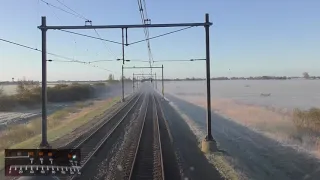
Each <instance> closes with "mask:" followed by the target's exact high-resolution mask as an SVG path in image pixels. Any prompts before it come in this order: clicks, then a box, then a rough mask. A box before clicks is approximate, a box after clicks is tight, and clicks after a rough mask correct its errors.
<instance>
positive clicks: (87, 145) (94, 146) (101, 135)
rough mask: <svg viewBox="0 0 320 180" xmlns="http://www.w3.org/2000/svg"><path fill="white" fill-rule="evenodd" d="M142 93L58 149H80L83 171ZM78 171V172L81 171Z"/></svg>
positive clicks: (63, 179) (65, 178)
mask: <svg viewBox="0 0 320 180" xmlns="http://www.w3.org/2000/svg"><path fill="white" fill-rule="evenodd" d="M143 96H144V95H143V93H137V94H135V95H133V97H131V98H130V99H129V101H128V102H127V103H126V104H125V105H124V106H122V107H121V108H120V109H118V110H117V111H116V112H115V113H114V114H113V115H112V116H111V117H110V118H108V120H106V121H104V122H103V123H101V124H99V125H97V126H94V127H92V128H91V129H93V130H89V131H88V132H87V133H84V134H82V135H80V136H79V137H77V138H76V139H75V140H74V141H71V142H69V143H67V144H65V145H64V146H62V147H58V149H81V158H82V160H81V169H83V168H84V167H85V165H86V163H87V162H88V161H89V160H90V158H91V157H92V156H93V155H94V154H95V153H96V152H97V151H98V149H99V147H100V146H101V145H102V144H103V143H104V142H105V141H106V140H107V139H108V137H109V136H110V135H111V134H112V133H113V131H114V130H115V129H116V128H117V127H118V126H119V124H120V123H121V122H122V121H123V120H124V119H125V118H126V116H127V115H128V114H129V112H131V110H132V109H133V108H134V107H136V106H137V104H138V102H141V100H143ZM81 169H80V170H81ZM75 177H76V176H69V177H61V178H60V179H61V180H72V179H75ZM5 179H6V180H17V179H19V177H6V178H5Z"/></svg>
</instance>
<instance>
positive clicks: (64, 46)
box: [0, 0, 320, 80]
mask: <svg viewBox="0 0 320 180" xmlns="http://www.w3.org/2000/svg"><path fill="white" fill-rule="evenodd" d="M46 1H47V2H49V3H52V4H54V5H56V6H59V7H61V8H64V7H63V6H61V5H60V4H59V3H58V2H57V1H56V0H46ZM60 1H62V2H64V3H65V4H66V5H68V6H69V7H71V8H72V9H74V10H76V11H77V12H79V13H80V14H82V15H84V16H85V17H86V18H88V19H90V20H92V22H93V24H94V25H100V24H138V23H141V19H140V16H139V11H138V3H137V1H136V0H118V1H111V0H90V1H89V0H60ZM0 2H1V5H0V22H1V25H0V38H3V39H7V40H12V41H15V42H18V43H22V44H25V45H29V46H32V47H36V48H41V32H40V30H39V29H37V26H38V25H40V17H41V16H43V15H45V16H47V24H48V25H84V20H82V19H79V18H76V17H74V16H72V15H69V14H66V13H65V12H62V11H60V10H57V9H54V8H52V7H48V6H47V5H46V4H44V3H43V2H41V1H40V0H28V1H27V0H0ZM146 3H147V10H148V15H149V18H150V19H151V20H152V23H180V22H203V21H204V14H205V13H209V14H210V20H211V21H212V22H213V23H214V25H213V26H211V30H210V33H211V68H212V69H211V75H212V76H251V75H252V76H258V75H279V76H280V75H287V76H293V75H298V76H299V75H301V73H302V72H303V71H308V72H309V73H310V74H311V75H320V73H319V66H320V61H319V58H320V52H319V47H320V34H319V32H320V21H319V18H320V11H319V9H320V1H319V0H268V1H266V0H265V1H257V0H241V1H239V0H174V1H172V0H161V1H149V0H146ZM172 30H175V28H172V29H170V28H164V29H150V36H155V35H158V34H161V33H164V32H168V31H172ZM77 32H80V33H85V34H88V35H92V36H96V34H95V33H94V31H93V30H78V31H77ZM98 32H99V33H100V35H101V36H102V37H103V38H105V39H111V40H115V41H121V31H120V30H98ZM143 38H144V35H143V30H142V29H135V30H133V29H131V30H129V42H132V41H134V40H140V39H143ZM47 42H48V45H47V47H48V52H52V53H56V54H60V55H64V56H68V57H74V58H76V59H78V60H82V61H94V60H99V59H115V58H121V45H117V44H110V43H103V42H101V41H98V40H93V39H88V38H85V37H79V36H76V35H70V34H67V33H64V32H61V31H53V30H51V31H48V41H47ZM204 42H205V39H204V28H202V27H196V28H191V29H189V30H186V31H182V32H179V33H176V34H172V35H168V36H165V37H162V38H159V39H155V40H152V41H151V48H152V52H153V56H154V60H162V59H191V58H204V57H205V44H204ZM48 58H51V59H59V58H54V57H52V56H48ZM126 58H128V59H145V60H148V53H147V48H146V43H141V44H136V45H132V46H129V47H127V48H126ZM161 64H162V63H156V64H155V65H161ZM163 64H164V67H165V69H164V71H165V77H168V78H173V77H179V78H183V77H187V76H189V77H191V76H194V77H204V76H205V69H204V68H205V63H204V61H199V62H183V63H181V62H170V63H169V62H164V63H163ZM97 65H99V66H101V67H103V68H106V69H110V70H112V71H115V72H116V73H114V74H115V76H116V77H119V76H120V72H121V63H119V62H100V63H97ZM127 65H128V66H129V65H136V66H137V65H145V66H147V65H148V63H137V62H135V63H134V62H130V63H128V64H127ZM229 69H230V70H229ZM141 71H142V70H135V71H133V70H127V71H126V72H125V75H126V76H132V73H133V72H135V73H139V72H141ZM143 71H144V72H145V73H147V72H149V70H143ZM160 72H161V71H160V70H157V74H159V75H160ZM108 74H109V72H107V71H104V70H100V69H97V68H93V67H90V66H86V65H82V64H75V63H53V62H52V63H48V80H59V79H68V80H96V79H105V78H107V76H108ZM23 76H25V77H26V78H27V79H35V80H40V79H41V53H39V52H33V51H31V50H28V49H24V48H21V47H18V46H15V45H11V44H8V43H4V42H1V41H0V80H10V79H11V78H12V77H14V78H16V79H18V78H22V77H23Z"/></svg>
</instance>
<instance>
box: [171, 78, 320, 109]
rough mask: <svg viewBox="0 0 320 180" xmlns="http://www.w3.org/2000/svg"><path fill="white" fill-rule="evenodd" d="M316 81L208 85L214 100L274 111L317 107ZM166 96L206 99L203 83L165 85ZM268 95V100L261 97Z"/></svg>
mask: <svg viewBox="0 0 320 180" xmlns="http://www.w3.org/2000/svg"><path fill="white" fill-rule="evenodd" d="M319 89H320V81H319V80H262V81H261V80H260V81H259V80H237V81H236V80H234V81H211V95H212V98H213V99H232V100H234V101H237V102H240V103H244V104H249V105H259V106H268V107H276V108H288V109H292V108H302V109H305V108H310V107H320V91H319ZM165 92H166V93H172V94H174V95H179V96H184V97H186V98H193V97H197V98H200V99H205V98H206V84H205V81H176V82H166V83H165ZM261 94H270V96H261Z"/></svg>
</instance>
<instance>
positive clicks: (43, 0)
mask: <svg viewBox="0 0 320 180" xmlns="http://www.w3.org/2000/svg"><path fill="white" fill-rule="evenodd" d="M40 1H42V2H43V3H45V4H47V5H48V6H51V7H53V8H56V9H59V10H61V11H63V12H65V13H68V14H71V15H73V16H75V17H77V18H80V19H83V20H86V21H87V19H86V18H83V17H81V16H79V15H77V14H75V13H72V12H70V11H67V10H65V9H62V8H60V7H58V6H55V5H53V4H50V3H48V2H47V1H45V0H40Z"/></svg>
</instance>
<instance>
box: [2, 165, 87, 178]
mask: <svg viewBox="0 0 320 180" xmlns="http://www.w3.org/2000/svg"><path fill="white" fill-rule="evenodd" d="M80 168H81V167H80V166H73V167H69V166H37V165H27V166H26V165H25V166H16V165H13V166H10V167H9V171H8V174H9V175H13V176H32V175H43V176H48V175H49V176H50V175H52V176H57V175H81V172H80Z"/></svg>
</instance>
